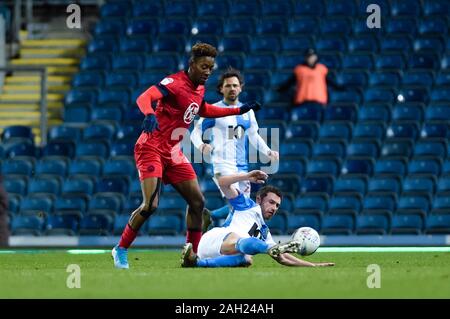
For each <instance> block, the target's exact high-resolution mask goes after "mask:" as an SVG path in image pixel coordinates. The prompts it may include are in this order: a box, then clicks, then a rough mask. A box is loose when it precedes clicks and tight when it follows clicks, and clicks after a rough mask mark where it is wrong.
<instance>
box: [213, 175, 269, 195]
mask: <svg viewBox="0 0 450 319" xmlns="http://www.w3.org/2000/svg"><path fill="white" fill-rule="evenodd" d="M267 177H268V176H267V174H266V173H264V172H263V171H258V170H254V171H251V172H248V173H239V174H234V175H228V176H220V177H219V178H218V182H219V186H220V189H221V190H222V192H223V193H224V194H225V197H226V198H227V199H232V198H236V197H237V196H238V195H239V193H238V191H237V190H236V189H235V188H234V187H232V186H231V185H233V184H234V183H236V182H241V181H247V180H248V181H250V182H252V183H256V184H263V183H264V182H265V181H266V179H267Z"/></svg>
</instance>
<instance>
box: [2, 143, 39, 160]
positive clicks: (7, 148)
mask: <svg viewBox="0 0 450 319" xmlns="http://www.w3.org/2000/svg"><path fill="white" fill-rule="evenodd" d="M3 148H4V157H5V158H15V157H17V156H28V157H35V156H36V155H37V149H36V147H35V146H34V143H33V142H31V141H29V140H17V141H14V140H11V141H10V142H8V143H3Z"/></svg>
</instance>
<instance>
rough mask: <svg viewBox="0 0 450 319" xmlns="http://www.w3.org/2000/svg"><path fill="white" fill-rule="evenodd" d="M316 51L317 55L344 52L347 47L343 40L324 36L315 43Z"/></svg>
mask: <svg viewBox="0 0 450 319" xmlns="http://www.w3.org/2000/svg"><path fill="white" fill-rule="evenodd" d="M315 46H316V49H317V51H318V52H319V53H324V52H330V53H332V52H335V51H340V52H342V51H344V50H345V49H346V47H347V42H346V41H345V39H340V38H336V37H334V36H331V35H328V36H327V35H325V36H324V37H323V38H321V39H319V40H317V41H316V45H315Z"/></svg>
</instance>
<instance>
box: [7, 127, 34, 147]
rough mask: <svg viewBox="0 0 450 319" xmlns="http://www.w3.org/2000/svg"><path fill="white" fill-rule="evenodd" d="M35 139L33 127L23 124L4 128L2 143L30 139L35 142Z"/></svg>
mask: <svg viewBox="0 0 450 319" xmlns="http://www.w3.org/2000/svg"><path fill="white" fill-rule="evenodd" d="M33 139H34V135H33V132H32V131H31V127H28V126H22V125H12V126H7V127H5V128H4V129H3V132H2V134H1V140H2V143H5V142H9V141H17V142H21V141H25V142H26V141H30V142H32V143H34V142H33Z"/></svg>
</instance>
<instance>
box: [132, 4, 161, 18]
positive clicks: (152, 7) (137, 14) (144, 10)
mask: <svg viewBox="0 0 450 319" xmlns="http://www.w3.org/2000/svg"><path fill="white" fill-rule="evenodd" d="M162 15H163V6H162V5H161V3H159V2H155V1H152V0H149V1H140V2H139V5H133V7H132V16H133V17H134V18H141V17H142V18H143V17H154V16H162Z"/></svg>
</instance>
